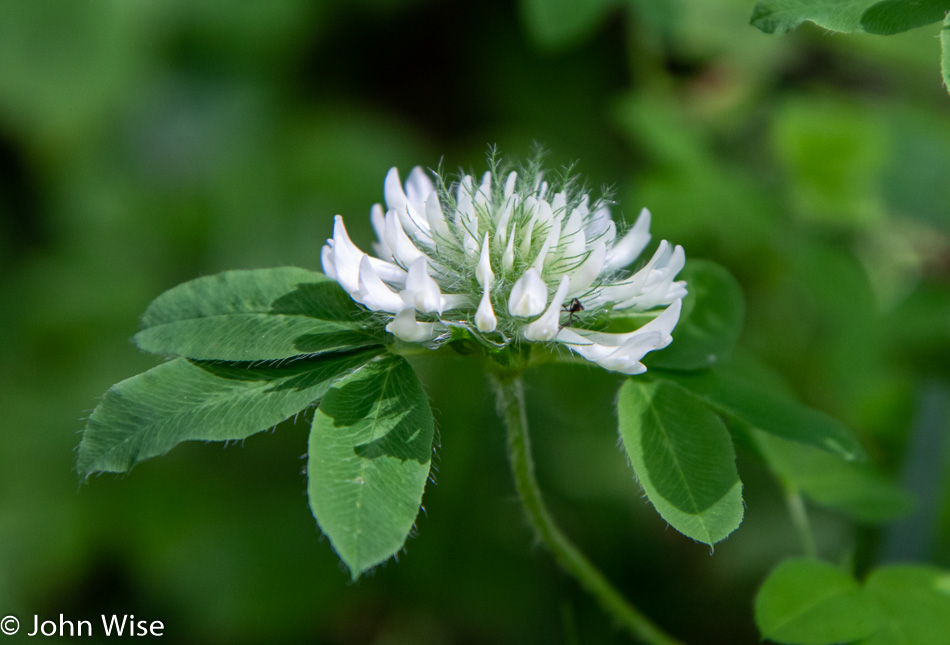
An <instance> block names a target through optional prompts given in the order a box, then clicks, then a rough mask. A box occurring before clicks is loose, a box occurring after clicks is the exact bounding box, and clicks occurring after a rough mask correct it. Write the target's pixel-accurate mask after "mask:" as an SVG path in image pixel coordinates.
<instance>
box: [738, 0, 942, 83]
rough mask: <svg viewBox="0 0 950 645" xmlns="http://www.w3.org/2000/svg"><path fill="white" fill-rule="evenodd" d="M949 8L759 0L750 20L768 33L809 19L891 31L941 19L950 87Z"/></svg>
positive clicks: (901, 2) (843, 28)
mask: <svg viewBox="0 0 950 645" xmlns="http://www.w3.org/2000/svg"><path fill="white" fill-rule="evenodd" d="M948 11H950V0H881V1H878V0H759V2H757V3H756V5H755V7H754V8H753V9H752V19H751V21H750V22H751V23H752V24H753V25H754V26H756V27H758V28H759V29H761V30H762V31H764V32H765V33H767V34H784V33H785V32H787V31H790V30H792V29H795V28H796V27H798V26H799V25H800V24H802V23H803V22H805V21H810V22H813V23H815V24H816V25H818V26H819V27H824V28H825V29H830V30H831V31H840V32H860V31H863V32H867V33H870V34H878V35H892V34H899V33H901V32H904V31H908V30H909V29H915V28H917V27H923V26H924V25H929V24H931V23H934V22H939V21H941V20H943V21H944V29H943V30H942V31H941V37H940V40H941V46H942V49H943V54H942V57H941V69H942V71H943V82H944V86H945V87H946V88H947V90H948V91H950V82H948V79H950V73H948V69H950V63H948V62H947V58H948V55H950V54H948V53H947V52H948V49H950V47H948V45H947V35H946V33H947V26H948V25H950V19H948V18H946V15H947V12H948Z"/></svg>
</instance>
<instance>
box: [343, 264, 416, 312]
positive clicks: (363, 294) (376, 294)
mask: <svg viewBox="0 0 950 645" xmlns="http://www.w3.org/2000/svg"><path fill="white" fill-rule="evenodd" d="M353 299H354V300H356V301H357V302H361V303H363V304H364V305H365V306H366V307H367V308H368V309H372V310H373V311H388V312H389V313H393V314H394V313H396V312H397V311H400V310H401V309H402V308H403V307H405V304H404V303H403V300H402V298H401V297H399V294H398V293H396V292H395V291H393V290H392V289H390V288H389V287H388V286H387V285H386V283H385V282H383V281H382V280H381V279H380V278H379V276H378V275H376V271H374V270H373V266H372V264H370V261H369V256H366V255H364V256H363V259H362V261H361V262H360V277H359V291H358V292H357V294H356V295H354V296H353Z"/></svg>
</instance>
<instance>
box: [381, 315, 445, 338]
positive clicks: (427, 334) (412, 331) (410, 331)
mask: <svg viewBox="0 0 950 645" xmlns="http://www.w3.org/2000/svg"><path fill="white" fill-rule="evenodd" d="M434 328H435V323H421V322H417V321H416V310H415V309H413V308H412V307H406V308H405V309H403V310H402V311H400V312H399V313H397V314H396V317H395V318H393V319H392V320H391V321H390V322H389V324H388V325H386V331H388V332H389V333H390V334H392V335H393V336H395V337H396V338H399V339H402V340H405V341H409V342H411V343H421V342H424V341H427V340H432V339H433V338H435V331H434Z"/></svg>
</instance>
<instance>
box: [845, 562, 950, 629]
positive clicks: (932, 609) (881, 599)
mask: <svg viewBox="0 0 950 645" xmlns="http://www.w3.org/2000/svg"><path fill="white" fill-rule="evenodd" d="M864 587H865V590H866V592H867V594H868V595H869V596H870V597H872V598H874V599H875V600H876V601H877V603H878V604H879V606H880V611H879V614H880V616H881V619H882V622H883V625H882V628H881V630H880V631H879V632H878V633H876V634H875V635H874V636H872V637H871V638H869V639H868V640H866V641H863V645H944V644H945V643H946V642H947V639H948V635H950V572H947V571H945V570H941V569H936V568H932V567H924V566H907V565H905V566H890V567H883V568H881V569H878V570H877V571H875V572H874V573H872V574H871V575H870V576H868V579H867V581H866V582H865V583H864Z"/></svg>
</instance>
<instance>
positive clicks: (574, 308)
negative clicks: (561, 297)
mask: <svg viewBox="0 0 950 645" xmlns="http://www.w3.org/2000/svg"><path fill="white" fill-rule="evenodd" d="M561 309H562V310H563V311H564V313H566V314H568V316H567V325H573V324H574V316H575V314H578V313H580V312H582V311H584V305H582V304H581V301H580V300H578V299H577V298H571V301H570V302H569V303H567V304H566V305H562V306H561ZM567 325H563V326H565V327H566V326H567Z"/></svg>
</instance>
